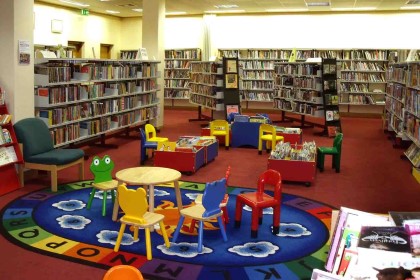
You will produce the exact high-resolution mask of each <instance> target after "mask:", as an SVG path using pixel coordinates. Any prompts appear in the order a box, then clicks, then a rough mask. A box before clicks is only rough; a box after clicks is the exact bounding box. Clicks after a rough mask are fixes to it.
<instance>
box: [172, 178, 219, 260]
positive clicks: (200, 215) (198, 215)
mask: <svg viewBox="0 0 420 280" xmlns="http://www.w3.org/2000/svg"><path fill="white" fill-rule="evenodd" d="M225 193H226V178H223V179H220V180H218V181H214V182H211V183H206V188H205V190H204V194H203V200H202V204H197V205H194V206H192V207H188V208H184V209H182V210H181V211H180V215H181V217H180V219H179V222H178V225H177V228H176V230H175V233H174V237H173V239H172V241H173V242H176V240H177V239H178V236H179V232H180V230H181V228H182V225H183V223H184V219H185V217H188V218H191V219H192V220H197V221H199V227H198V252H199V253H201V252H202V251H203V228H204V222H208V221H210V220H213V219H217V222H218V224H219V228H220V231H221V233H222V237H223V240H224V241H227V236H226V230H225V226H224V224H223V220H222V215H223V212H222V210H221V209H220V203H221V202H222V200H223V198H224V197H225Z"/></svg>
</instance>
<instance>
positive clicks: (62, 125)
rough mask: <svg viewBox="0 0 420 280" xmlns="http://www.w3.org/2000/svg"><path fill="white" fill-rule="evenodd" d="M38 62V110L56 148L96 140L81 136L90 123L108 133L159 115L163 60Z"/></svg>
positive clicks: (36, 98) (35, 92) (36, 67)
mask: <svg viewBox="0 0 420 280" xmlns="http://www.w3.org/2000/svg"><path fill="white" fill-rule="evenodd" d="M35 63H36V64H35V67H34V68H35V73H36V74H35V89H34V97H35V111H36V115H37V116H38V117H39V118H41V119H43V120H44V121H45V122H46V123H47V125H48V126H49V128H50V131H51V132H52V134H53V139H55V140H54V143H55V145H60V146H62V145H68V144H71V143H74V142H77V141H82V140H84V139H85V138H86V137H87V138H92V137H94V136H95V135H94V133H90V134H89V133H82V134H81V133H80V130H79V127H83V126H84V125H85V124H86V123H91V124H92V126H94V127H95V129H92V130H91V131H93V132H95V131H97V132H98V133H102V134H103V133H105V132H108V131H110V130H118V129H122V127H123V126H131V125H136V124H139V122H146V121H149V120H150V119H153V118H155V117H157V107H158V105H159V100H158V98H157V92H158V90H159V87H158V85H157V78H158V76H160V75H159V72H158V67H157V65H158V63H159V61H149V60H125V59H124V60H110V59H108V60H106V59H41V60H36V62H35ZM57 72H58V73H59V75H58V76H57V75H56V73H57ZM60 73H65V74H66V75H61V74H60ZM67 74H68V75H67ZM58 80H59V81H60V83H59V84H57V81H58ZM111 120H112V121H111ZM98 122H100V125H97V124H98ZM111 123H112V125H111ZM99 128H100V129H99ZM53 132H54V133H53Z"/></svg>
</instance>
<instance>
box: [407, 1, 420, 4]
mask: <svg viewBox="0 0 420 280" xmlns="http://www.w3.org/2000/svg"><path fill="white" fill-rule="evenodd" d="M405 4H406V5H419V4H420V0H409V1H407V2H406V3H405Z"/></svg>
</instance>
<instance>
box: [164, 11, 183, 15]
mask: <svg viewBox="0 0 420 280" xmlns="http://www.w3.org/2000/svg"><path fill="white" fill-rule="evenodd" d="M186 13H187V12H184V11H179V12H166V13H165V14H166V15H169V16H171V15H172V16H174V15H185V14H186Z"/></svg>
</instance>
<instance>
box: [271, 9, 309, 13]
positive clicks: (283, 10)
mask: <svg viewBox="0 0 420 280" xmlns="http://www.w3.org/2000/svg"><path fill="white" fill-rule="evenodd" d="M265 11H266V12H272V13H276V12H307V11H309V9H307V8H303V9H267V10H265Z"/></svg>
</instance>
